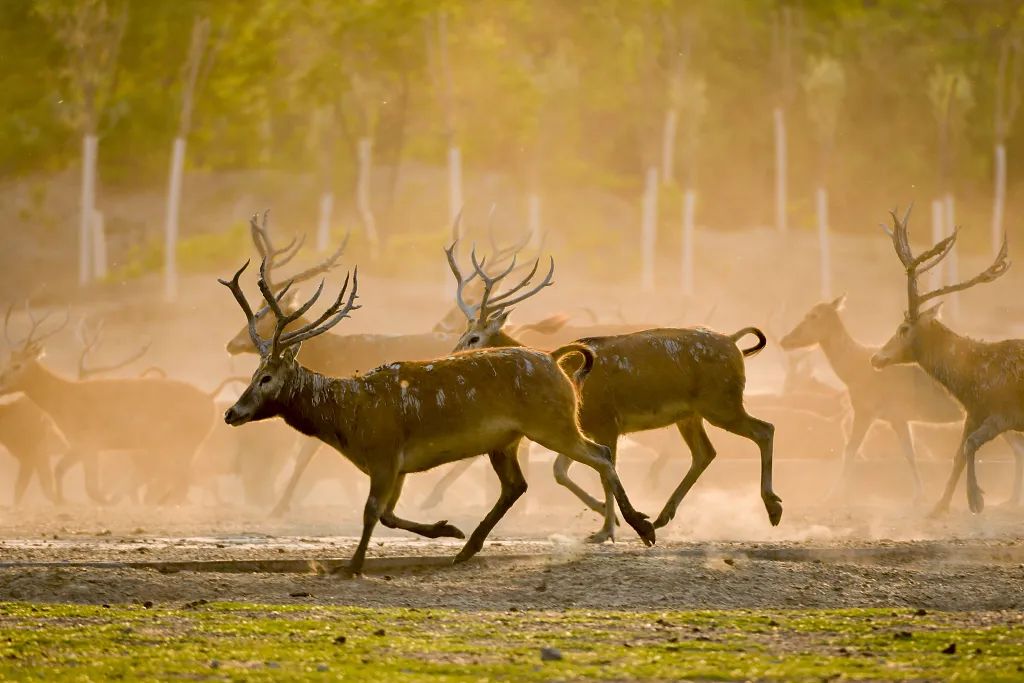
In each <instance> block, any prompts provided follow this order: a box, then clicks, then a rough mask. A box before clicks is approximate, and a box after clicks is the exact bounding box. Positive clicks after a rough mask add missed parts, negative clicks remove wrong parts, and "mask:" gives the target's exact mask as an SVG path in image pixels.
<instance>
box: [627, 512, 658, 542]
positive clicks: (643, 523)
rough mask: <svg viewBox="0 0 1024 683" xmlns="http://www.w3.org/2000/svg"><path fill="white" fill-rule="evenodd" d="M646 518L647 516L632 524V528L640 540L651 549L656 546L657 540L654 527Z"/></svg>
mask: <svg viewBox="0 0 1024 683" xmlns="http://www.w3.org/2000/svg"><path fill="white" fill-rule="evenodd" d="M645 517H646V516H642V517H641V518H640V519H637V520H636V521H634V522H631V523H630V526H632V527H633V529H634V530H635V531H636V533H637V534H638V535H639V536H640V540H641V541H643V542H644V545H646V546H647V547H650V546H652V545H654V542H655V540H656V539H655V533H654V525H653V524H651V523H650V522H649V521H647V519H646V518H645Z"/></svg>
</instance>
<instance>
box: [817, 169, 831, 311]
mask: <svg viewBox="0 0 1024 683" xmlns="http://www.w3.org/2000/svg"><path fill="white" fill-rule="evenodd" d="M817 209H818V259H819V263H820V264H821V271H820V272H821V298H822V299H830V298H832V253H831V247H830V246H829V234H828V190H827V189H825V188H824V187H819V188H818V192H817Z"/></svg>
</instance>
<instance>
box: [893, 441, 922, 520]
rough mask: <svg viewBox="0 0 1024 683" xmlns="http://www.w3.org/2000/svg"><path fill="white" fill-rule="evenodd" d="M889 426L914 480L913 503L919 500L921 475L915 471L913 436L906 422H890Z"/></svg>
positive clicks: (915, 460)
mask: <svg viewBox="0 0 1024 683" xmlns="http://www.w3.org/2000/svg"><path fill="white" fill-rule="evenodd" d="M889 426H890V427H892V430H893V431H894V432H896V438H897V439H899V442H900V448H902V450H903V457H904V458H906V461H907V465H909V466H910V474H911V476H912V477H913V478H914V502H918V501H920V500H921V495H922V492H921V475H920V474H919V473H918V471H917V459H916V458H915V456H914V436H913V434H911V432H910V425H908V424H907V423H906V422H890V423H889Z"/></svg>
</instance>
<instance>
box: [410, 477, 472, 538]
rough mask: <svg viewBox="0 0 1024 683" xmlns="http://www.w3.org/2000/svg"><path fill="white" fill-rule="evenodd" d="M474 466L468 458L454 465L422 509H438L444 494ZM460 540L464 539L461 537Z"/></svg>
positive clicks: (424, 502) (435, 486) (433, 490)
mask: <svg viewBox="0 0 1024 683" xmlns="http://www.w3.org/2000/svg"><path fill="white" fill-rule="evenodd" d="M472 466H473V459H472V458H467V459H465V460H460V461H458V462H457V463H455V464H453V465H452V466H451V467H450V468H449V469H448V471H447V472H445V473H444V476H443V477H441V479H440V480H439V481H438V482H437V483H436V484H434V488H433V489H431V491H430V493H429V494H428V495H427V497H426V498H425V499H424V501H423V503H422V504H420V508H421V509H423V510H429V509H430V508H433V507H437V506H438V505H439V504H440V503H441V501H442V500H443V499H444V494H445V493H447V492H448V489H449V488H451V485H452V484H454V483H455V480H457V479H458V478H459V477H461V476H462V475H463V474H465V473H466V471H467V470H468V469H469V468H470V467H472ZM459 538H462V537H461V536H459Z"/></svg>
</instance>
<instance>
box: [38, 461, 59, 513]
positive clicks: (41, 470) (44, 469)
mask: <svg viewBox="0 0 1024 683" xmlns="http://www.w3.org/2000/svg"><path fill="white" fill-rule="evenodd" d="M33 467H34V468H35V473H36V478H37V479H38V480H39V488H40V489H41V490H42V492H43V495H44V496H46V499H47V500H48V501H50V502H51V503H58V502H60V501H59V500H58V498H57V493H56V491H55V490H54V487H53V472H52V471H51V470H50V458H49V457H48V456H46V455H43V456H40V457H38V458H36V459H35V461H34V463H33Z"/></svg>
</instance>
